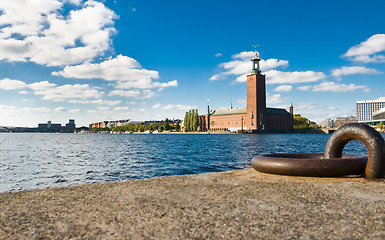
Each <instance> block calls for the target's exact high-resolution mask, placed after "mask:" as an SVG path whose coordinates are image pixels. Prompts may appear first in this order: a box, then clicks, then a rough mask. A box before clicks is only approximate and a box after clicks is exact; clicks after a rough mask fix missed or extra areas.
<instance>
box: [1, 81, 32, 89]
mask: <svg viewBox="0 0 385 240" xmlns="http://www.w3.org/2000/svg"><path fill="white" fill-rule="evenodd" d="M25 87H26V84H25V82H22V81H20V80H12V79H9V78H4V79H2V80H0V89H4V90H18V89H23V88H25Z"/></svg>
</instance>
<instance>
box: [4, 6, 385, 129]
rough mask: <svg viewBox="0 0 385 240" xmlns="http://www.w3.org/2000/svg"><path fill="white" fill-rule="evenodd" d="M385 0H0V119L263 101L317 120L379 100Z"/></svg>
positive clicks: (174, 113)
mask: <svg viewBox="0 0 385 240" xmlns="http://www.w3.org/2000/svg"><path fill="white" fill-rule="evenodd" d="M384 9H385V2H384V1H382V0H378V1H371V0H368V1H365V2H362V1H354V0H353V1H352V0H349V1H347V0H346V1H345V0H341V1H295V0H294V1H283V0H282V1H278V0H277V1H258V0H253V1H221V2H220V4H219V3H218V2H216V1H188V2H187V1H177V0H168V1H152V0H105V1H96V0H95V1H94V0H89V1H82V0H0V126H31V127H35V126H37V124H38V123H40V122H47V121H48V120H51V121H52V122H55V123H62V124H64V123H66V122H68V119H70V118H71V119H75V120H76V124H77V126H82V125H84V126H88V124H89V123H91V122H97V121H103V120H117V119H131V120H153V119H164V118H166V117H168V118H183V117H184V113H185V112H186V111H187V110H189V109H191V108H198V110H199V112H200V113H204V112H205V110H206V108H207V102H208V99H209V100H210V107H211V108H212V109H221V108H227V107H229V106H230V104H231V103H232V104H233V106H234V107H245V102H246V75H247V74H248V73H249V72H250V70H251V62H250V59H251V58H252V57H253V51H254V49H253V45H259V46H258V48H257V50H258V52H259V53H260V57H261V59H262V61H261V68H262V71H263V73H264V74H265V75H266V81H267V105H268V106H269V107H282V108H287V109H288V106H289V105H290V103H293V105H294V111H295V113H299V114H301V115H303V116H306V117H308V118H309V119H311V120H313V121H316V122H321V121H322V120H323V119H325V118H332V119H333V118H336V117H340V116H351V115H353V116H354V115H355V114H356V113H355V103H356V101H359V100H374V99H379V98H385V81H384V80H385V27H384V26H385V12H384Z"/></svg>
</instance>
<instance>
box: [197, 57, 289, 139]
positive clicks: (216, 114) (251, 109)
mask: <svg viewBox="0 0 385 240" xmlns="http://www.w3.org/2000/svg"><path fill="white" fill-rule="evenodd" d="M260 60H261V59H259V58H258V56H257V53H256V54H255V58H253V59H252V60H251V61H252V62H253V64H252V71H251V74H250V75H248V76H247V106H246V108H235V109H232V108H231V109H224V110H214V111H210V109H209V107H208V109H207V114H206V115H200V116H199V127H200V129H201V131H232V132H235V131H239V130H244V131H247V132H256V131H260V130H267V131H287V130H292V129H293V105H291V106H290V113H289V112H288V111H286V110H285V109H282V108H267V107H266V79H265V75H262V74H261V70H260V68H259V61H260Z"/></svg>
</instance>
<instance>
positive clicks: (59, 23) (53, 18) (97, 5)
mask: <svg viewBox="0 0 385 240" xmlns="http://www.w3.org/2000/svg"><path fill="white" fill-rule="evenodd" d="M67 2H68V0H67ZM70 2H71V3H73V4H77V5H78V7H77V8H76V9H75V10H71V11H69V12H68V11H64V7H63V3H62V2H60V1H58V0H34V1H27V0H13V1H8V0H0V10H1V11H2V15H1V16H0V26H3V27H2V28H1V31H0V60H6V61H10V62H14V61H24V62H25V61H31V62H34V63H37V64H41V65H47V66H61V65H67V64H77V63H80V62H83V61H85V60H91V59H93V58H94V57H96V56H99V55H101V54H103V53H104V52H105V51H106V50H108V49H109V48H110V44H111V35H112V34H113V33H114V32H115V29H114V28H113V27H112V25H113V24H114V19H116V18H117V16H116V15H115V13H114V12H113V11H111V10H110V9H108V8H106V7H105V6H104V4H103V3H101V2H97V1H91V0H90V1H86V2H85V3H84V4H80V1H77V0H70ZM64 14H65V15H64Z"/></svg>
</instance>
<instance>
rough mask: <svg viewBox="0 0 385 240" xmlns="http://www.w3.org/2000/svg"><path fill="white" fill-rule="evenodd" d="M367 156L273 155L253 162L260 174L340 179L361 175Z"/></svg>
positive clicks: (259, 156)
mask: <svg viewBox="0 0 385 240" xmlns="http://www.w3.org/2000/svg"><path fill="white" fill-rule="evenodd" d="M366 162H367V156H364V155H343V157H342V158H329V159H324V154H323V153H273V154H264V155H257V156H255V157H253V159H252V160H251V165H252V166H253V168H254V169H255V170H257V171H259V172H264V173H272V174H279V175H291V176H309V177H339V176H345V175H361V174H362V172H363V171H364V169H365V166H366Z"/></svg>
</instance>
